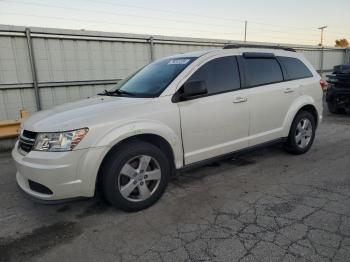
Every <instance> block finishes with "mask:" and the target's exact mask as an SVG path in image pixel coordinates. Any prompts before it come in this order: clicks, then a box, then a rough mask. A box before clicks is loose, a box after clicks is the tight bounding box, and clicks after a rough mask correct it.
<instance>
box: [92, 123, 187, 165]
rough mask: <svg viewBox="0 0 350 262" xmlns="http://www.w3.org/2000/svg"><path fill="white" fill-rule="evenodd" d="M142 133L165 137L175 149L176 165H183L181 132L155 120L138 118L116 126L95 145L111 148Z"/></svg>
mask: <svg viewBox="0 0 350 262" xmlns="http://www.w3.org/2000/svg"><path fill="white" fill-rule="evenodd" d="M142 134H152V135H158V136H160V137H162V138H163V139H165V140H166V141H167V142H168V143H169V145H170V146H171V148H172V150H173V153H174V158H175V159H174V161H175V162H174V164H175V166H176V167H177V168H180V167H182V165H183V150H182V142H181V134H176V133H175V132H174V130H172V129H171V128H170V127H169V126H167V125H164V124H163V123H161V122H158V121H155V120H137V121H132V122H128V123H124V124H122V125H119V126H118V127H114V128H112V129H110V130H108V131H107V132H106V133H105V134H104V135H103V137H101V139H99V140H98V142H97V143H96V145H94V147H108V148H109V149H110V148H112V147H113V146H115V145H116V144H118V143H119V142H121V141H123V140H124V139H127V138H129V137H133V136H137V135H142ZM109 149H108V151H109Z"/></svg>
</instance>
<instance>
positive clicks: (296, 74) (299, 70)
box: [278, 56, 313, 80]
mask: <svg viewBox="0 0 350 262" xmlns="http://www.w3.org/2000/svg"><path fill="white" fill-rule="evenodd" d="M278 59H279V60H280V61H281V63H282V65H283V66H284V68H285V69H286V71H287V75H286V80H293V79H300V78H307V77H313V75H312V73H311V71H310V70H309V68H307V66H306V65H305V64H304V63H303V62H302V61H300V60H299V59H297V58H294V57H285V56H280V57H278Z"/></svg>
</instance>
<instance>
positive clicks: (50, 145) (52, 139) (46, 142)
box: [33, 128, 89, 152]
mask: <svg viewBox="0 0 350 262" xmlns="http://www.w3.org/2000/svg"><path fill="white" fill-rule="evenodd" d="M88 131H89V129H88V128H82V129H78V130H73V131H66V132H57V133H39V134H38V135H37V137H36V140H35V145H34V149H33V150H36V151H49V152H63V151H71V150H73V148H74V147H76V146H77V145H78V144H79V142H80V141H81V140H82V139H83V138H84V136H85V135H86V134H87V132H88Z"/></svg>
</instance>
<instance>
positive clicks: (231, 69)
mask: <svg viewBox="0 0 350 262" xmlns="http://www.w3.org/2000/svg"><path fill="white" fill-rule="evenodd" d="M191 81H204V82H205V83H206V86H207V88H208V94H207V95H205V96H201V97H198V98H194V99H190V100H186V101H180V102H178V106H179V110H180V115H181V130H182V140H183V148H184V155H185V164H186V165H188V164H191V163H194V162H198V161H201V160H205V159H209V158H212V157H215V156H219V155H223V154H226V153H229V152H232V151H235V150H238V149H241V148H243V147H247V146H248V129H249V107H248V101H247V97H246V90H241V89H240V75H239V69H238V64H237V60H236V57H234V56H225V57H218V58H214V59H212V60H210V61H208V62H206V63H205V64H204V65H202V66H201V67H199V69H198V70H197V71H195V72H194V73H193V74H192V76H190V77H189V79H187V82H191Z"/></svg>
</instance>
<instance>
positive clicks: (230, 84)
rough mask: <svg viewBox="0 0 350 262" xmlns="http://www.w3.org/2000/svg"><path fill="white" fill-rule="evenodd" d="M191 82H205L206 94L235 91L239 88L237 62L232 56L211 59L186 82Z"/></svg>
mask: <svg viewBox="0 0 350 262" xmlns="http://www.w3.org/2000/svg"><path fill="white" fill-rule="evenodd" d="M192 81H205V83H206V85H207V88H208V94H216V93H222V92H226V91H233V90H237V89H239V88H240V86H241V83H240V78H239V70H238V65H237V60H236V58H235V57H234V56H226V57H220V58H216V59H213V60H211V61H209V62H207V63H206V64H204V65H203V66H202V67H201V68H199V69H198V70H197V71H196V72H195V73H194V74H193V75H192V76H191V77H190V78H189V79H188V80H187V82H192Z"/></svg>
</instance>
